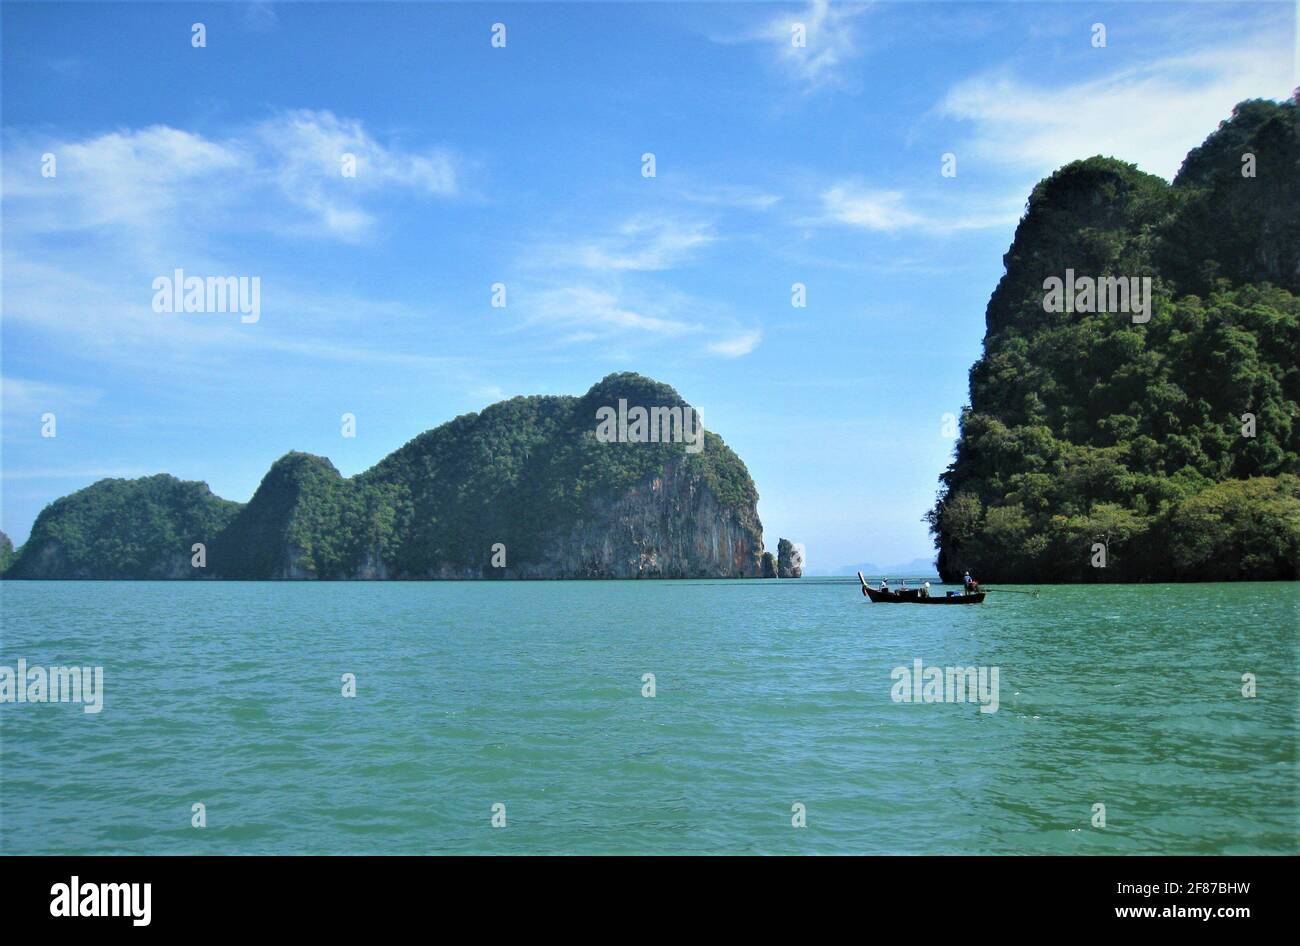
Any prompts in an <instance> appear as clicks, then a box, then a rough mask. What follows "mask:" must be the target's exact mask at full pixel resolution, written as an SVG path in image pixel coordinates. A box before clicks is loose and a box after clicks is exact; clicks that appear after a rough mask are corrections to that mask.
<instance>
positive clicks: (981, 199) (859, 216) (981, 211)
mask: <svg viewBox="0 0 1300 946" xmlns="http://www.w3.org/2000/svg"><path fill="white" fill-rule="evenodd" d="M921 204H922V201H920V200H919V199H917V198H909V197H908V195H907V194H905V193H904V192H903V191H900V190H890V189H885V188H877V187H871V186H869V185H867V184H864V183H862V182H861V181H841V182H838V183H836V184H833V185H832V186H830V187H827V188H825V189H824V190H823V191H822V192H821V209H822V215H821V217H820V218H818V219H817V220H814V221H812V222H813V223H818V224H822V225H827V224H830V225H839V226H847V227H857V228H860V229H864V230H872V231H876V232H880V233H896V232H900V231H918V232H921V233H925V234H929V235H944V234H950V233H957V232H960V231H963V230H983V229H987V228H996V227H1006V226H1010V225H1013V224H1015V222H1016V220H1017V219H1019V216H1020V211H1021V209H1022V207H1023V205H1024V198H1023V197H1022V196H1020V195H1019V194H1015V195H1013V196H1009V197H1003V198H997V197H989V196H987V195H983V194H968V193H962V195H961V196H960V197H959V198H957V199H955V200H954V199H952V198H945V199H939V198H938V197H936V196H935V195H933V194H931V195H929V196H927V198H926V199H925V200H924V206H923V208H920V209H919V205H921ZM806 222H807V221H805V223H806Z"/></svg>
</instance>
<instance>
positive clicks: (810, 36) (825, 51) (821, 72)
mask: <svg viewBox="0 0 1300 946" xmlns="http://www.w3.org/2000/svg"><path fill="white" fill-rule="evenodd" d="M866 9H867V8H866V7H865V6H864V5H861V4H851V3H831V2H830V0H811V2H810V3H809V4H808V6H807V7H805V8H804V9H802V10H796V11H793V12H786V13H779V14H777V15H775V16H772V17H770V18H769V19H767V20H766V21H764V22H763V23H762V24H761V25H760V26H759V27H758V28H757V29H753V30H749V31H745V32H743V33H741V34H740V35H738V36H731V37H715V40H716V41H717V42H723V43H733V42H758V43H763V44H765V45H766V46H767V47H768V48H769V49H770V50H771V51H772V54H773V56H774V58H775V62H776V65H777V66H778V67H779V68H780V69H782V70H783V71H784V72H786V73H787V74H789V75H790V76H791V77H793V78H794V79H795V80H796V81H798V82H799V83H800V85H802V86H803V87H804V89H805V90H806V91H813V90H816V89H819V88H823V87H826V86H834V85H839V84H842V83H843V81H844V79H845V76H844V66H845V65H846V64H847V63H849V62H851V61H852V60H854V59H857V58H858V57H859V56H860V55H861V50H860V49H859V39H858V35H857V30H856V27H855V25H854V20H856V19H857V18H858V17H859V16H861V15H862V14H863V13H864V12H866ZM797 25H801V26H802V27H803V30H804V35H805V45H804V46H802V47H800V46H796V45H794V42H793V41H792V40H793V36H794V30H795V27H796V26H797Z"/></svg>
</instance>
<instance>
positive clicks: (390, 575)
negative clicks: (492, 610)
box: [5, 374, 763, 580]
mask: <svg viewBox="0 0 1300 946" xmlns="http://www.w3.org/2000/svg"><path fill="white" fill-rule="evenodd" d="M620 401H625V402H626V407H627V409H628V411H629V412H630V410H631V409H632V408H634V407H641V408H645V409H647V410H649V409H650V408H656V409H660V410H659V411H657V414H658V416H660V417H664V416H668V414H670V412H671V411H672V410H673V409H676V408H681V409H682V413H681V414H680V415H679V416H684V411H688V410H690V407H689V405H687V404H686V403H685V402H684V401H683V400H682V398H681V397H680V395H678V394H677V392H676V391H674V390H673V389H672V388H671V387H669V386H667V385H665V384H660V383H658V382H656V381H652V380H650V379H649V378H645V377H642V376H641V375H637V374H614V375H610V376H609V377H607V378H605V379H604V380H602V381H600V382H598V383H597V384H596V385H594V386H593V387H592V388H591V390H590V391H588V392H587V393H586V394H585V395H583V396H582V397H551V396H546V397H517V398H513V399H511V400H509V401H503V402H501V403H499V404H493V405H491V406H490V407H487V408H485V409H484V410H483V411H481V412H479V413H477V414H467V415H464V416H462V417H458V418H456V419H455V420H452V421H450V422H448V423H446V424H443V425H442V426H440V427H437V428H435V429H434V430H430V431H426V432H425V433H423V434H421V435H420V436H418V437H416V438H415V439H414V440H412V441H410V442H409V443H407V444H406V445H405V446H403V447H401V448H400V449H398V450H396V451H394V452H393V453H391V454H389V455H388V456H387V457H385V458H384V459H383V460H381V461H380V462H379V463H378V464H376V465H375V466H374V467H372V468H371V469H369V470H366V471H365V472H364V473H360V474H358V475H356V476H353V477H350V478H345V477H343V476H341V475H340V474H339V472H338V470H337V469H335V467H334V464H332V463H331V462H330V461H329V460H327V459H325V458H324V457H318V456H313V455H311V454H307V453H299V452H291V453H288V454H285V455H284V456H283V457H281V458H280V459H279V460H277V461H276V462H275V463H274V464H272V466H271V469H270V470H269V471H268V472H267V474H266V476H265V477H264V478H263V479H262V483H261V485H260V486H258V488H257V491H256V492H255V493H254V494H253V496H252V498H251V499H250V500H249V501H248V502H247V503H236V502H230V501H228V500H225V499H221V498H220V497H218V496H215V495H213V494H212V492H211V491H210V490H209V489H208V487H207V485H206V484H204V483H196V482H184V481H181V480H178V479H176V478H175V477H171V476H167V475H161V474H160V475H158V476H151V477H145V478H142V479H136V480H121V479H117V480H101V481H99V482H98V483H95V484H94V485H92V486H89V487H87V488H86V489H83V490H80V491H78V492H76V493H73V494H72V495H70V496H65V497H63V498H62V499H59V500H56V501H55V502H53V503H51V504H50V505H49V506H47V507H46V508H45V509H44V510H43V511H42V512H41V514H40V516H39V517H38V518H37V520H36V523H35V525H33V527H32V534H31V538H30V539H28V541H27V542H26V543H25V544H24V546H23V548H22V549H20V550H19V552H18V553H17V555H16V557H15V559H14V561H13V562H12V565H11V567H10V568H9V569H8V571H7V572H6V574H5V577H7V578H124V579H131V578H230V579H291V580H292V579H300V580H301V579H305V580H310V579H381V580H382V579H424V578H446V579H471V578H473V579H493V578H754V577H757V576H758V575H759V574H760V568H761V565H760V559H761V556H762V555H763V527H762V524H761V523H760V522H759V518H758V511H757V503H758V491H757V490H756V489H755V488H754V481H753V480H752V479H751V478H750V476H749V472H748V470H746V468H745V464H744V463H743V462H742V461H741V459H740V458H739V457H738V456H736V454H735V453H733V452H732V451H731V449H730V448H728V447H727V445H726V444H725V443H723V442H722V439H721V438H720V437H719V436H718V435H717V434H715V433H713V432H711V431H708V432H704V431H698V429H696V428H692V429H691V430H690V431H687V430H685V429H683V428H684V427H685V425H682V427H679V428H678V435H677V437H676V438H675V442H654V441H648V440H644V439H640V440H639V439H638V438H636V437H633V436H629V437H627V438H626V440H625V439H624V438H623V436H622V434H621V433H620V436H619V438H618V440H617V441H615V442H602V441H601V440H600V439H598V438H597V436H596V429H597V424H598V416H597V412H598V411H600V410H601V409H603V408H608V409H610V410H613V411H618V410H619V408H620ZM665 409H666V410H665ZM628 421H629V422H628V425H627V428H626V429H627V430H628V431H629V433H630V432H631V431H632V429H633V428H632V422H633V416H632V415H631V414H630V413H629V414H628ZM661 429H662V428H661ZM697 433H698V435H699V436H702V437H703V442H702V444H701V441H700V440H699V439H698V437H697V436H696V434H697ZM690 446H694V447H700V446H702V449H687V447H690ZM196 545H202V546H203V549H202V551H201V553H200V552H196V551H195V546H196ZM200 560H201V561H202V564H201V565H200V564H198V562H199V561H200Z"/></svg>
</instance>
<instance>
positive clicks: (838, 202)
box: [822, 184, 921, 232]
mask: <svg viewBox="0 0 1300 946" xmlns="http://www.w3.org/2000/svg"><path fill="white" fill-rule="evenodd" d="M822 209H823V210H824V211H825V213H826V216H827V217H828V218H829V219H830V220H832V221H834V222H835V223H843V224H847V225H849V226H853V227H865V228H866V229H868V230H884V231H886V232H890V231H893V230H898V229H902V228H906V227H915V226H917V225H918V224H920V223H921V217H920V216H918V215H917V214H915V213H913V212H912V211H910V210H908V209H907V208H906V207H905V206H904V205H903V194H902V193H901V192H900V191H887V190H872V189H868V188H865V187H862V186H860V185H855V184H837V185H835V186H833V187H829V188H827V189H826V190H825V191H823V192H822Z"/></svg>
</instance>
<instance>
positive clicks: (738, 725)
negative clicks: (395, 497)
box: [0, 579, 1300, 854]
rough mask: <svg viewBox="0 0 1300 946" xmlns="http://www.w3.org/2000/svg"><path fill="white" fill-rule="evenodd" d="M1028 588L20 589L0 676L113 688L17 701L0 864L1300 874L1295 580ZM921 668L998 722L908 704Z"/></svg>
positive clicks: (1299, 597)
mask: <svg viewBox="0 0 1300 946" xmlns="http://www.w3.org/2000/svg"><path fill="white" fill-rule="evenodd" d="M1041 592H1042V593H1041V597H1039V598H1032V597H1028V596H1022V595H1014V594H1003V595H993V594H991V595H989V599H988V601H987V602H986V603H985V604H984V605H980V606H974V607H940V608H936V607H915V606H890V605H872V604H870V603H869V602H867V601H866V600H865V599H864V598H863V597H862V596H861V595H860V594H859V593H858V591H857V588H856V579H849V580H848V581H844V582H838V583H835V582H830V581H826V580H816V579H814V580H807V579H806V580H803V581H730V582H727V581H698V582H536V583H504V582H502V583H495V582H494V583H450V582H448V583H436V582H431V583H383V584H363V583H326V584H297V583H285V584H279V583H184V582H174V583H164V582H159V583H151V582H140V583H128V582H122V583H103V582H47V583H36V582H0V609H2V614H3V622H4V623H3V632H2V636H0V664H4V665H8V666H11V667H12V666H15V665H16V663H17V660H18V659H19V658H26V659H27V661H28V663H29V664H31V665H35V664H42V665H51V664H70V663H75V664H78V665H102V666H103V667H104V674H105V683H104V688H105V697H104V708H103V711H102V712H100V713H98V714H96V715H88V714H86V713H84V712H83V711H82V709H81V707H79V706H77V705H74V704H57V705H56V704H17V705H15V704H6V705H3V706H0V849H2V850H4V851H5V852H9V853H14V852H24V853H26V852H66V853H123V852H136V853H200V852H202V853H235V852H244V853H253V852H257V853H262V852H267V853H318V852H337V853H426V852H428V853H432V852H481V853H522V852H634V853H635V852H645V853H671V852H770V853H802V852H819V853H922V854H950V853H979V852H1002V853H1007V852H1025V853H1046V854H1072V853H1089V854H1092V853H1096V854H1101V853H1121V854H1127V853H1148V852H1152V853H1155V852H1159V853H1220V852H1226V853H1260V852H1265V853H1273V852H1277V853H1295V852H1296V851H1297V848H1298V844H1297V831H1298V829H1300V824H1298V812H1300V798H1298V784H1300V783H1298V779H1297V769H1296V732H1297V729H1296V726H1297V703H1296V689H1295V687H1296V682H1297V674H1296V669H1297V660H1296V643H1297V639H1296V632H1297V624H1298V622H1297V606H1298V604H1300V587H1298V586H1297V585H1294V584H1238V585H1179V586H1172V585H1171V586H1151V585H1147V586H1127V587H1091V588H1084V587H1077V586H1074V587H1045V588H1043V589H1041ZM916 658H920V659H921V660H922V661H923V662H924V663H925V664H926V665H940V666H951V665H957V664H960V665H983V666H996V667H998V668H999V677H1000V680H999V682H1000V688H999V689H1000V694H999V695H1000V708H999V709H998V711H997V712H996V713H981V712H979V710H978V707H977V705H975V704H973V703H965V704H954V703H931V704H904V703H896V702H894V701H893V700H891V696H890V692H891V687H892V686H893V684H894V681H893V679H892V678H891V670H892V669H893V668H895V667H898V666H906V667H909V668H910V667H911V665H912V662H913V660H914V659H916ZM1246 672H1250V673H1253V674H1255V675H1256V677H1257V679H1258V683H1257V687H1258V696H1256V697H1255V698H1254V699H1246V698H1243V696H1242V695H1241V692H1240V691H1241V686H1242V683H1241V676H1242V674H1243V673H1246ZM344 673H353V674H355V675H356V679H357V695H356V697H355V698H352V699H346V698H344V697H343V696H342V695H341V693H340V691H341V688H342V684H341V682H340V678H341V675H342V674H344ZM646 673H653V674H654V675H655V684H656V691H657V692H656V695H655V696H654V697H653V698H646V697H643V696H642V686H643V684H642V675H643V674H646ZM195 802H202V803H203V804H204V805H205V806H206V814H207V827H206V828H203V829H197V828H193V827H191V823H190V822H191V806H192V804H193V803H195ZM496 803H500V804H503V805H505V813H506V827H504V828H493V827H492V824H491V818H492V806H493V805H494V804H496ZM795 803H800V804H802V805H804V806H806V812H807V815H806V817H807V827H805V828H801V829H796V828H794V827H792V826H791V818H792V805H794V804H795ZM1096 803H1101V804H1104V805H1105V806H1106V827H1105V828H1095V827H1092V826H1091V824H1090V819H1091V818H1092V813H1093V805H1094V804H1096Z"/></svg>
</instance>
